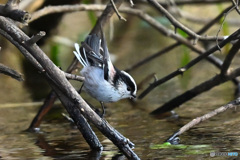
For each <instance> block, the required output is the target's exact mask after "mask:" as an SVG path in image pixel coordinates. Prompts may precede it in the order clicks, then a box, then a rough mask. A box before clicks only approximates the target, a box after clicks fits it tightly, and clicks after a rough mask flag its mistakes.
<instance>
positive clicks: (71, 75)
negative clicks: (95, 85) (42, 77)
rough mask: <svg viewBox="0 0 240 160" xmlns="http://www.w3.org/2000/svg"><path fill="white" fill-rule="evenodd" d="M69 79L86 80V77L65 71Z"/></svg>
mask: <svg viewBox="0 0 240 160" xmlns="http://www.w3.org/2000/svg"><path fill="white" fill-rule="evenodd" d="M64 74H65V76H66V78H67V79H71V80H77V81H81V82H84V80H85V78H84V77H82V76H78V75H75V74H70V73H66V72H65V73H64Z"/></svg>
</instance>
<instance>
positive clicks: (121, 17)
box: [110, 0, 127, 21]
mask: <svg viewBox="0 0 240 160" xmlns="http://www.w3.org/2000/svg"><path fill="white" fill-rule="evenodd" d="M110 1H111V3H112V6H113V8H114V10H115V12H116V14H117V16H118V18H119V19H120V20H123V21H127V20H126V19H125V18H124V17H123V16H122V15H121V14H120V13H119V12H118V9H117V7H116V6H115V3H114V1H113V0H110Z"/></svg>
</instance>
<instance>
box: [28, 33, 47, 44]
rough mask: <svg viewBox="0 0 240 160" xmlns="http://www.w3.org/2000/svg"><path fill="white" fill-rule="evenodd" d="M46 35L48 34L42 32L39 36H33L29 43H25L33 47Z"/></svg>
mask: <svg viewBox="0 0 240 160" xmlns="http://www.w3.org/2000/svg"><path fill="white" fill-rule="evenodd" d="M45 35H46V32H44V31H40V32H39V33H38V34H36V35H33V36H32V37H31V38H30V39H29V40H28V41H26V42H25V43H27V44H28V45H33V44H34V43H37V42H38V41H39V40H40V39H41V38H42V37H44V36H45Z"/></svg>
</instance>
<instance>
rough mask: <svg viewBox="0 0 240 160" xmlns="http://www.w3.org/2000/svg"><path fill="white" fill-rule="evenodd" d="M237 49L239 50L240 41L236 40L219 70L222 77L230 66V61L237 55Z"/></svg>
mask: <svg viewBox="0 0 240 160" xmlns="http://www.w3.org/2000/svg"><path fill="white" fill-rule="evenodd" d="M239 48H240V40H238V41H237V42H236V43H235V44H234V45H233V47H232V48H231V50H230V51H229V53H228V54H227V56H226V58H225V60H224V62H223V65H222V68H221V74H222V75H224V74H227V71H228V68H229V67H230V65H231V63H232V60H233V58H234V56H235V55H236V54H237V53H238V50H239Z"/></svg>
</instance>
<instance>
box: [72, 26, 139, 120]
mask: <svg viewBox="0 0 240 160" xmlns="http://www.w3.org/2000/svg"><path fill="white" fill-rule="evenodd" d="M74 45H75V51H73V53H74V54H75V56H76V58H77V59H78V61H79V62H80V63H81V64H82V66H83V68H82V69H81V71H80V74H81V75H82V76H83V77H85V80H84V82H83V85H82V87H81V88H82V89H83V90H84V91H85V92H86V93H88V94H89V95H90V96H91V97H93V98H95V99H96V100H98V101H99V102H100V103H101V106H102V110H103V113H102V116H104V114H105V108H104V103H111V102H116V101H119V100H121V99H124V98H130V99H132V98H136V92H137V85H136V82H135V80H134V79H133V77H132V76H131V75H130V74H128V73H127V72H125V71H123V70H119V69H118V68H116V67H115V66H114V65H113V64H112V62H111V59H110V53H109V51H108V47H107V44H106V40H105V37H104V34H103V32H102V30H101V32H100V35H99V34H94V33H93V34H89V35H88V36H87V38H86V39H85V41H84V42H81V46H79V44H78V43H75V44H74Z"/></svg>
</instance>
